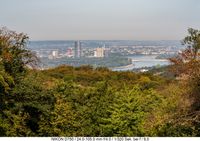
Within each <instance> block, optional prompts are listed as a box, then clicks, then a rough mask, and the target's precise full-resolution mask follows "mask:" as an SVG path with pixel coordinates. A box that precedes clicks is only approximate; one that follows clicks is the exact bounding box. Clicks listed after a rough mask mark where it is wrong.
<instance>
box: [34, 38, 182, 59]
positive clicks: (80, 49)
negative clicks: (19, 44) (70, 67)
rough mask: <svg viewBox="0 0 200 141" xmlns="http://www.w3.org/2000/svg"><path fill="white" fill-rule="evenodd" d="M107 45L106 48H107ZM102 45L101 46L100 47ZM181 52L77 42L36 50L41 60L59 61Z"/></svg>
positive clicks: (143, 46) (171, 48) (172, 49)
mask: <svg viewBox="0 0 200 141" xmlns="http://www.w3.org/2000/svg"><path fill="white" fill-rule="evenodd" d="M105 44H106V46H105ZM99 45H101V46H99ZM179 50H180V48H179V47H178V46H169V45H163V46H162V45H156V44H155V45H148V46H147V45H131V44H129V45H123V44H121V45H118V44H111V43H109V42H108V43H99V42H98V41H97V42H93V44H88V42H87V41H86V42H80V41H75V42H71V43H68V44H65V45H64V44H62V46H59V45H58V47H56V46H55V48H54V47H51V48H40V49H39V50H35V52H36V55H37V56H38V57H40V58H48V59H57V58H63V57H67V58H77V59H78V58H104V57H110V56H118V55H120V56H130V55H162V54H164V55H170V54H172V55H173V54H175V53H177V52H178V51H179Z"/></svg>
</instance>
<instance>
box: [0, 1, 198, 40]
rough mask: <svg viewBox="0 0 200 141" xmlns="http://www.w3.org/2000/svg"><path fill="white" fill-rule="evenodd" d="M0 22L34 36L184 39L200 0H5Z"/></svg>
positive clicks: (194, 21)
mask: <svg viewBox="0 0 200 141" xmlns="http://www.w3.org/2000/svg"><path fill="white" fill-rule="evenodd" d="M0 26H6V27H8V28H9V29H12V30H15V31H18V32H24V33H27V34H28V35H29V36H30V39H31V40H57V39H59V40H87V39H107V40H110V39H123V40H170V39H172V40H176V39H178V40H180V39H182V38H183V37H184V36H185V35H186V30H187V28H188V27H193V28H197V29H200V0H0Z"/></svg>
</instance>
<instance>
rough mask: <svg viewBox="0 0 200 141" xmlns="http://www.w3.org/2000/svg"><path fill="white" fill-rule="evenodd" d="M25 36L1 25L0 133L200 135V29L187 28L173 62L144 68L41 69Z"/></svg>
mask: <svg viewBox="0 0 200 141" xmlns="http://www.w3.org/2000/svg"><path fill="white" fill-rule="evenodd" d="M27 42H28V37H27V35H25V34H23V33H16V32H13V31H10V30H8V29H6V28H2V29H1V30H0V136H200V61H199V49H200V31H198V30H194V29H188V36H187V37H185V38H184V40H183V44H184V45H186V46H187V48H186V50H185V51H183V52H182V53H180V54H179V55H178V56H176V57H174V58H171V59H170V61H171V62H172V63H171V66H169V67H167V68H165V69H162V70H161V71H160V70H157V71H156V70H154V71H152V72H147V73H134V72H114V71H110V70H109V69H107V68H103V67H99V68H95V69H94V68H92V67H91V66H81V67H75V68H74V67H71V66H65V65H63V66H58V67H56V68H52V69H48V70H39V69H37V65H38V64H39V60H38V59H37V57H36V56H34V54H32V53H31V51H29V50H27V48H26V44H27ZM161 74H165V75H161Z"/></svg>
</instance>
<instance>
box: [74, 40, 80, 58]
mask: <svg viewBox="0 0 200 141" xmlns="http://www.w3.org/2000/svg"><path fill="white" fill-rule="evenodd" d="M74 47H75V48H74V57H75V58H80V57H81V56H82V48H81V42H80V41H75V46H74Z"/></svg>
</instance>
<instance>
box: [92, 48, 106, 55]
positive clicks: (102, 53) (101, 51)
mask: <svg viewBox="0 0 200 141" xmlns="http://www.w3.org/2000/svg"><path fill="white" fill-rule="evenodd" d="M104 51H105V48H96V50H95V51H94V57H104Z"/></svg>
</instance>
